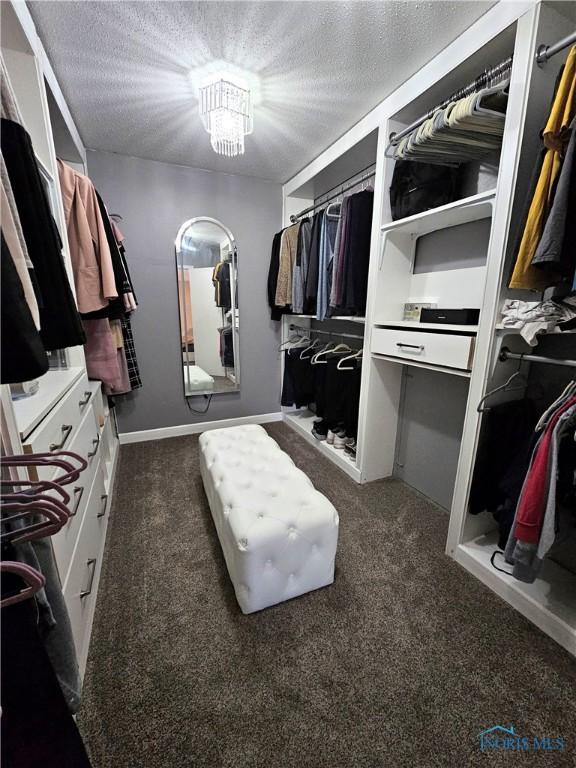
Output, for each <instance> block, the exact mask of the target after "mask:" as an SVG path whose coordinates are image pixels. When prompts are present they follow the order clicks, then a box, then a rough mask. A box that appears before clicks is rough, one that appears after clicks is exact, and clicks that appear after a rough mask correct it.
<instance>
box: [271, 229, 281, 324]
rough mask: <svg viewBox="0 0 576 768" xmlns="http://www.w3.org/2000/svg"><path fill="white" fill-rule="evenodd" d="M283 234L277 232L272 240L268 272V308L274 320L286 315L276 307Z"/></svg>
mask: <svg viewBox="0 0 576 768" xmlns="http://www.w3.org/2000/svg"><path fill="white" fill-rule="evenodd" d="M281 240H282V232H276V234H275V235H274V239H273V240H272V253H271V254H270V268H269V270H268V306H269V307H270V317H271V318H272V320H281V319H282V315H283V314H284V313H283V311H282V309H281V308H280V307H277V306H276V284H277V283H278V272H279V270H280V241H281Z"/></svg>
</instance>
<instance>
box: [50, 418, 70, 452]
mask: <svg viewBox="0 0 576 768" xmlns="http://www.w3.org/2000/svg"><path fill="white" fill-rule="evenodd" d="M60 429H61V430H62V440H60V442H59V443H50V450H51V451H61V450H62V448H64V444H65V443H66V440H68V438H69V437H70V432H72V430H73V429H74V427H73V426H72V424H62V426H61V428H60Z"/></svg>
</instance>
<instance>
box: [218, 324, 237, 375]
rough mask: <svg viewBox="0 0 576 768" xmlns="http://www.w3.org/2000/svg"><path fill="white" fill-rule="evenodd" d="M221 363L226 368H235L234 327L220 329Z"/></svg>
mask: <svg viewBox="0 0 576 768" xmlns="http://www.w3.org/2000/svg"><path fill="white" fill-rule="evenodd" d="M220 362H221V363H222V365H223V366H224V368H234V341H233V339H232V326H226V328H220Z"/></svg>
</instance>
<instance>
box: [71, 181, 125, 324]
mask: <svg viewBox="0 0 576 768" xmlns="http://www.w3.org/2000/svg"><path fill="white" fill-rule="evenodd" d="M95 191H96V199H97V200H98V208H99V209H100V216H101V217H102V222H103V224H104V231H105V232H106V241H107V243H108V248H109V249H110V256H111V257H112V271H113V272H114V283H115V285H116V293H117V294H118V296H117V297H116V298H115V299H110V300H109V301H108V306H107V307H103V308H102V309H97V310H95V311H94V312H84V313H83V314H82V317H84V318H86V319H87V320H102V319H103V318H106V317H107V318H108V319H109V320H122V318H123V317H125V316H126V308H125V306H124V293H128V292H129V291H130V283H129V282H128V277H127V275H126V271H125V269H124V262H123V261H122V256H121V255H120V250H119V248H118V243H117V242H116V237H115V236H114V231H113V229H112V225H111V224H110V219H109V217H108V211H107V210H106V206H105V205H104V202H103V200H102V198H101V197H100V195H99V194H98V192H97V190H95Z"/></svg>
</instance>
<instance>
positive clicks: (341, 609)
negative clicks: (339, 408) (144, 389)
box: [80, 424, 576, 768]
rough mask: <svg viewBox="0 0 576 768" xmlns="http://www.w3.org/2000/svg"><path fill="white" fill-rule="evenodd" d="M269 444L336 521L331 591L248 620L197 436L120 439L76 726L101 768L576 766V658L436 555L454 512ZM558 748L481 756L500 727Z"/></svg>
mask: <svg viewBox="0 0 576 768" xmlns="http://www.w3.org/2000/svg"><path fill="white" fill-rule="evenodd" d="M269 432H270V433H271V434H272V436H273V437H274V438H276V439H277V440H278V442H279V443H280V445H281V446H282V448H284V449H285V450H287V451H288V452H289V453H290V454H291V455H292V457H293V458H294V460H295V462H296V463H297V464H298V466H300V467H301V468H302V469H304V470H305V471H306V472H307V473H308V474H309V476H310V477H311V479H312V480H313V482H314V483H315V485H316V487H317V488H318V489H319V490H320V491H322V492H324V493H325V494H326V495H327V496H328V497H329V498H330V499H331V500H332V501H333V503H334V504H335V506H336V507H337V509H338V511H339V513H340V541H339V552H338V558H337V576H336V582H335V584H334V585H333V586H331V587H328V588H326V589H322V590H319V591H317V592H313V593H311V594H308V595H305V596H303V597H300V598H297V599H296V600H292V601H291V602H288V603H284V604H282V605H279V606H276V607H274V608H270V609H268V610H266V611H263V612H261V613H258V614H253V615H251V616H243V615H242V614H241V613H240V610H239V608H238V606H237V604H236V601H235V598H234V593H233V591H232V587H231V585H230V583H229V581H228V577H227V573H226V569H225V565H224V561H223V558H222V555H221V552H220V548H219V544H218V540H217V538H216V535H215V532H214V529H213V525H212V520H211V517H210V512H209V509H208V505H207V502H206V499H205V497H204V493H203V489H202V483H201V480H200V476H199V473H198V467H197V456H198V440H197V438H196V437H180V438H175V439H171V440H162V441H159V442H155V443H142V444H137V445H129V446H124V447H123V448H122V454H121V463H120V469H119V476H118V482H117V489H118V490H117V493H116V495H115V499H114V503H113V508H112V520H111V522H110V529H109V534H108V543H107V555H106V561H105V563H104V569H103V576H102V582H101V586H100V591H99V595H98V607H97V612H96V619H95V625H94V634H93V639H92V644H91V649H90V658H89V663H88V670H87V674H86V682H85V688H84V703H83V707H82V710H81V714H80V727H81V730H82V733H83V735H84V737H85V739H86V742H87V745H88V747H89V750H90V752H91V754H92V758H93V761H94V766H95V768H196V767H197V766H211V767H212V766H214V767H218V768H220V767H222V768H224V767H226V768H303V767H307V768H308V767H309V768H364V767H366V768H388V767H390V768H403V767H404V766H406V767H408V766H410V767H412V766H415V767H416V768H428V766H430V767H432V766H438V767H439V768H448V767H449V766H450V767H452V766H454V768H460V767H461V766H476V765H478V766H485V765H490V766H508V765H511V764H514V765H522V766H526V765H530V766H531V765H542V766H574V764H575V760H574V758H575V755H576V751H575V746H576V701H575V691H576V662H575V661H574V660H573V659H572V658H571V657H570V656H569V655H568V654H567V653H566V652H565V651H563V650H562V649H561V648H560V647H559V646H557V645H556V644H555V643H554V642H552V640H550V639H549V638H547V637H546V636H545V635H543V634H542V633H541V632H540V631H539V630H537V629H536V628H535V627H534V626H533V625H531V624H530V623H529V622H528V621H526V620H525V619H524V618H523V617H522V616H520V615H519V614H517V613H516V612H515V611H514V610H512V609H511V608H510V607H509V606H508V605H507V604H505V603H504V602H502V601H501V600H500V599H499V598H498V597H496V596H495V595H494V594H493V593H492V592H490V591H489V590H488V589H486V588H484V587H483V586H482V584H480V583H479V582H478V581H477V580H476V579H474V578H473V577H472V576H471V575H469V574H468V573H467V572H465V571H464V570H463V569H461V568H460V567H459V566H458V565H457V564H456V563H454V562H453V561H452V560H450V559H449V558H447V557H446V556H445V555H444V545H445V541H446V530H447V516H446V514H445V513H443V512H441V511H440V510H439V509H437V508H436V507H435V506H434V505H432V504H431V503H430V502H428V501H426V500H424V499H422V498H420V497H419V496H418V495H417V494H416V493H414V492H413V491H411V490H410V489H409V488H407V487H405V486H403V485H402V484H401V483H399V482H396V481H381V482H376V483H371V484H369V485H365V486H358V485H356V484H355V483H354V482H352V481H351V480H349V479H348V478H347V477H346V476H345V475H344V474H343V473H341V472H340V470H338V469H337V468H336V467H334V465H333V464H331V463H330V462H329V461H328V460H326V459H324V458H322V457H320V456H319V454H318V453H317V452H316V451H315V449H314V448H313V447H312V446H309V445H308V444H307V443H306V442H305V441H303V440H302V439H301V438H300V437H298V436H297V435H296V434H295V433H294V432H293V431H291V430H290V429H289V428H288V427H286V426H284V425H281V424H274V425H271V426H270V427H269ZM498 723H502V724H505V725H508V724H513V725H514V726H515V728H516V732H517V733H519V734H521V735H527V736H532V735H537V736H563V737H565V738H567V739H568V750H567V751H566V752H565V753H564V754H559V753H546V754H543V753H541V754H537V755H536V754H530V755H529V754H522V755H511V754H510V753H507V752H504V753H497V754H490V755H486V754H481V753H480V750H479V746H478V739H477V735H478V733H479V732H480V731H482V730H483V729H484V728H487V727H489V726H492V725H494V724H498Z"/></svg>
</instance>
